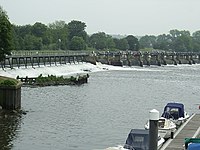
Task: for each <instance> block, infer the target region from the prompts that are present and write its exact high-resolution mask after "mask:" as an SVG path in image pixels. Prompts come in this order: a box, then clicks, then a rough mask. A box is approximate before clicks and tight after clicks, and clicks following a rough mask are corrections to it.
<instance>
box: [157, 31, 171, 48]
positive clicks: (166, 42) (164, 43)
mask: <svg viewBox="0 0 200 150" xmlns="http://www.w3.org/2000/svg"><path fill="white" fill-rule="evenodd" d="M171 44H172V40H171V36H170V35H169V34H168V35H166V34H161V35H158V36H157V37H156V43H155V44H154V45H153V48H154V49H160V50H170V49H171Z"/></svg>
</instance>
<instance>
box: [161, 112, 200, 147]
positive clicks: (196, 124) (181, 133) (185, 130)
mask: <svg viewBox="0 0 200 150" xmlns="http://www.w3.org/2000/svg"><path fill="white" fill-rule="evenodd" d="M199 132H200V114H193V115H192V116H191V117H190V119H189V120H187V122H185V123H184V124H183V125H182V126H181V127H180V128H179V129H178V130H177V131H176V132H175V134H174V139H169V140H167V142H166V143H165V144H164V145H163V146H162V148H161V150H183V149H185V148H184V145H185V138H192V137H193V138H196V137H197V136H198V135H199Z"/></svg>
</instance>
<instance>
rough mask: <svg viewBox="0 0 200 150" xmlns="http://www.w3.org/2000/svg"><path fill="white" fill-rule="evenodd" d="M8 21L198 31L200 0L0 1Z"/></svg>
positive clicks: (138, 32) (126, 31)
mask: <svg viewBox="0 0 200 150" xmlns="http://www.w3.org/2000/svg"><path fill="white" fill-rule="evenodd" d="M0 6H2V7H3V9H4V10H5V11H6V12H7V15H8V17H9V20H10V22H11V23H13V24H16V25H27V24H31V25H33V24H34V23H36V22H41V23H43V24H46V25H48V24H49V23H53V22H55V21H59V20H63V21H65V22H66V23H69V22H70V21H72V20H78V21H82V22H84V23H86V26H87V27H86V32H87V33H88V34H93V33H97V32H105V33H106V34H121V35H130V34H131V35H135V36H144V35H159V34H167V33H169V31H170V30H172V29H178V30H188V31H190V32H191V33H193V32H195V31H198V30H200V20H199V15H200V9H199V6H200V0H0Z"/></svg>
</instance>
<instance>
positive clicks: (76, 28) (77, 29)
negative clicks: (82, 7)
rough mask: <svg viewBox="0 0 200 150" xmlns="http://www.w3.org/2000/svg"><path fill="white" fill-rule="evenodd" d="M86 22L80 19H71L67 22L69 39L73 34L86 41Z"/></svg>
mask: <svg viewBox="0 0 200 150" xmlns="http://www.w3.org/2000/svg"><path fill="white" fill-rule="evenodd" d="M85 28H86V24H85V23H84V22H81V21H76V20H72V21H71V22H69V23H68V29H69V41H71V39H72V38H73V37H74V36H78V37H82V38H83V40H84V41H86V38H87V33H86V32H85Z"/></svg>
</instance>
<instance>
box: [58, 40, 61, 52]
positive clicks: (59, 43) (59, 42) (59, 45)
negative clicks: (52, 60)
mask: <svg viewBox="0 0 200 150" xmlns="http://www.w3.org/2000/svg"><path fill="white" fill-rule="evenodd" d="M60 47H61V39H58V50H60Z"/></svg>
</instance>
